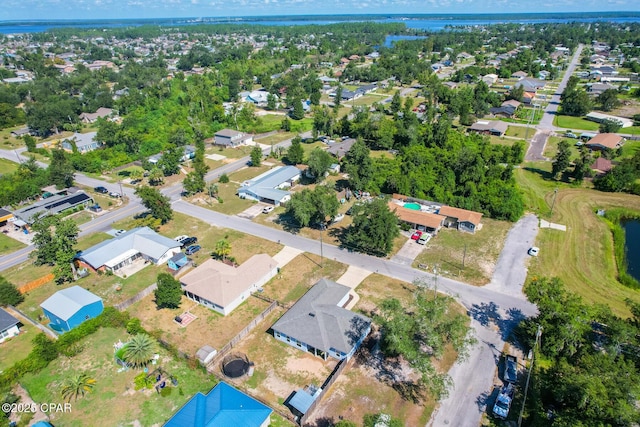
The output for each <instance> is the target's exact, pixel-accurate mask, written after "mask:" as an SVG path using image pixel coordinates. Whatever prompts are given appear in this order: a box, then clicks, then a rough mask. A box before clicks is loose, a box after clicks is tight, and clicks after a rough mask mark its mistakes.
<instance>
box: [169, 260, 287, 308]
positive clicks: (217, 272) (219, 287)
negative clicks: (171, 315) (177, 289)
mask: <svg viewBox="0 0 640 427" xmlns="http://www.w3.org/2000/svg"><path fill="white" fill-rule="evenodd" d="M277 273H278V262H277V261H276V260H274V259H273V258H271V257H270V256H269V255H267V254H258V255H254V256H252V257H251V258H249V259H248V260H247V261H246V262H245V263H244V264H242V265H241V266H239V267H233V266H230V265H227V264H225V263H223V262H220V261H216V260H214V259H209V260H207V261H205V262H203V263H202V264H200V265H199V266H198V267H196V268H195V269H194V270H191V271H190V272H189V273H187V274H185V275H184V276H183V277H181V278H180V282H181V283H182V289H183V290H184V293H185V295H186V296H187V298H189V299H191V300H193V301H195V302H197V303H198V304H201V305H203V306H205V307H208V308H210V309H212V310H215V311H217V312H218V313H221V314H223V315H225V316H226V315H228V314H229V313H231V312H232V311H233V310H234V309H235V308H236V307H238V306H239V305H240V304H242V302H243V301H245V300H246V299H247V298H249V296H250V295H251V293H252V292H255V291H257V290H258V289H260V287H262V285H264V284H265V283H267V282H268V281H269V280H271V278H273V277H274V276H275V275H276V274H277Z"/></svg>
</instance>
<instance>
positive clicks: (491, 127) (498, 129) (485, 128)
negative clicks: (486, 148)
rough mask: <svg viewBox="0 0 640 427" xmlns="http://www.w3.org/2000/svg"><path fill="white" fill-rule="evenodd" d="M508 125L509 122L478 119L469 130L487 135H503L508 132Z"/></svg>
mask: <svg viewBox="0 0 640 427" xmlns="http://www.w3.org/2000/svg"><path fill="white" fill-rule="evenodd" d="M508 127H509V124H508V123H506V122H500V121H497V120H494V121H488V120H478V121H477V122H475V123H474V124H472V125H471V126H470V127H469V130H470V131H473V132H478V133H484V134H487V135H495V136H502V135H504V134H505V132H507V128H508Z"/></svg>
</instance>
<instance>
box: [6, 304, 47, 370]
mask: <svg viewBox="0 0 640 427" xmlns="http://www.w3.org/2000/svg"><path fill="white" fill-rule="evenodd" d="M9 314H11V315H12V316H13V317H15V318H17V319H18V320H20V322H21V323H22V325H21V326H20V334H19V335H18V336H16V337H13V338H10V339H8V340H5V341H4V342H3V343H1V344H0V372H2V371H4V370H5V369H7V368H9V367H11V366H13V364H14V363H16V362H17V361H18V360H21V359H23V358H24V357H25V356H26V355H27V354H29V352H30V351H31V348H32V347H33V344H32V343H31V340H33V337H35V336H36V335H37V334H38V332H39V331H38V329H36V327H35V326H33V325H32V324H31V323H29V322H27V321H26V320H22V318H21V316H20V315H18V314H17V313H14V312H10V313H9Z"/></svg>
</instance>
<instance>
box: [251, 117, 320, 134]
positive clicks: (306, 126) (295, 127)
mask: <svg viewBox="0 0 640 427" xmlns="http://www.w3.org/2000/svg"><path fill="white" fill-rule="evenodd" d="M285 117H287V116H284V115H281V114H266V115H264V116H260V117H258V121H257V123H256V124H252V125H251V126H249V127H248V128H246V129H245V128H243V129H242V130H243V131H244V132H250V133H265V132H271V131H274V130H279V129H280V126H281V125H282V120H284V118H285ZM289 123H290V124H291V132H306V131H308V130H311V127H312V126H313V119H312V118H310V117H305V118H303V119H301V120H292V119H289Z"/></svg>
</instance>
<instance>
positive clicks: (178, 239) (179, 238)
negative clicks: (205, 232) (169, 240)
mask: <svg viewBox="0 0 640 427" xmlns="http://www.w3.org/2000/svg"><path fill="white" fill-rule="evenodd" d="M188 238H189V236H187V235H186V234H183V235H181V236H178V237H176V238H175V239H173V240H175V241H176V242H178V243H182V241H183V240H184V239H188Z"/></svg>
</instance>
